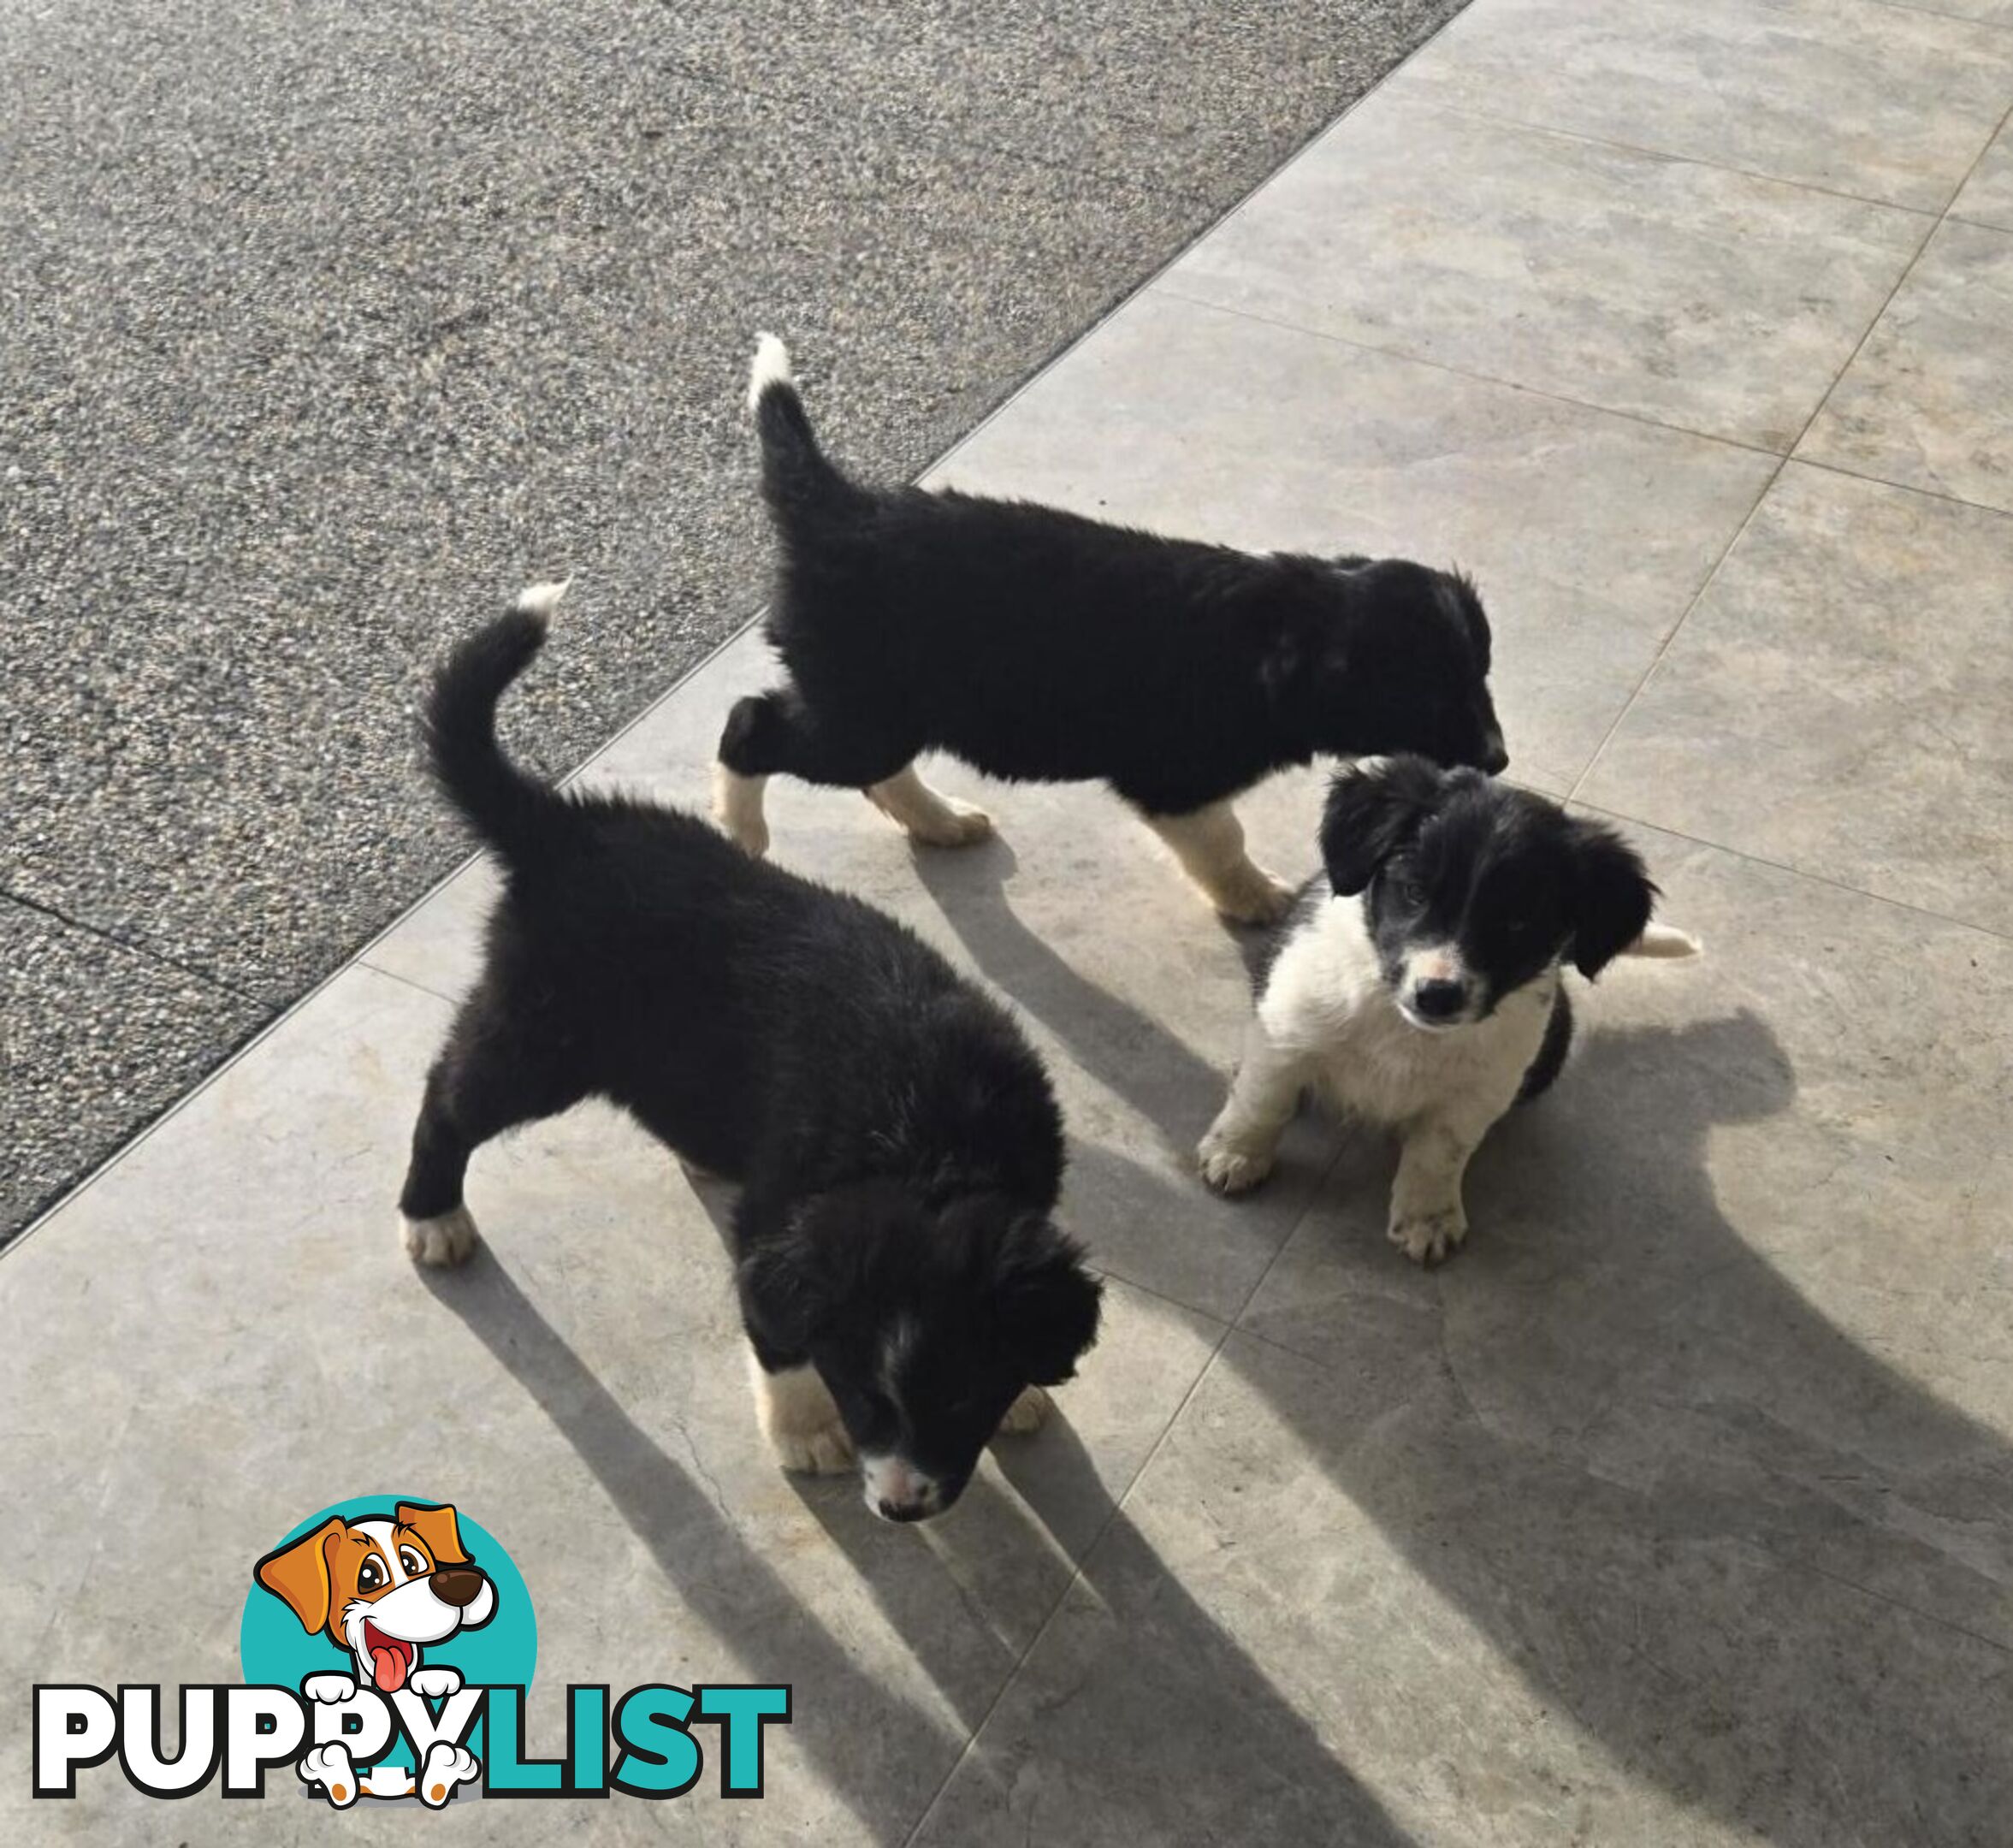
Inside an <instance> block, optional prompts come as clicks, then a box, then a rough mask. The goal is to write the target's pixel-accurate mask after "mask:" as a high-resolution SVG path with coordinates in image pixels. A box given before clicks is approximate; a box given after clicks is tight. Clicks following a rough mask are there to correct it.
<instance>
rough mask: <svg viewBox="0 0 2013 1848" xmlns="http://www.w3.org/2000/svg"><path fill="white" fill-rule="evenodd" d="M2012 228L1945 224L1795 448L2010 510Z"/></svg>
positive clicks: (1857, 469)
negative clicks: (2002, 228)
mask: <svg viewBox="0 0 2013 1848" xmlns="http://www.w3.org/2000/svg"><path fill="white" fill-rule="evenodd" d="M2010 362H2013V232H2007V231H1996V230H1990V229H1987V228H1985V227H1984V226H1981V225H1973V224H1952V223H1945V224H1944V225H1942V226H1940V227H1939V228H1938V230H1937V233H1936V235H1935V236H1934V237H1933V238H1932V239H1931V240H1930V241H1929V246H1928V248H1927V250H1925V251H1924V252H1922V255H1921V259H1920V260H1919V261H1918V262H1917V263H1916V264H1915V268H1914V269H1913V270H1910V271H1909V275H1908V278H1907V280H1906V281H1903V283H1902V285H1901V287H1899V288H1898V290H1896V291H1895V294H1894V299H1893V300H1892V302H1890V303H1889V304H1888V305H1887V310H1886V313H1884V314H1883V315H1882V316H1881V317H1880V320H1879V321H1878V322H1877V323H1875V324H1874V330H1873V332H1872V333H1871V334H1869V335H1868V336H1867V341H1866V345H1865V346H1864V347H1862V348H1861V349H1860V352H1859V353H1858V354H1857V356H1856V358H1854V360H1853V362H1852V364H1850V366H1849V367H1847V368H1846V370H1845V375H1844V377H1843V378H1841V379H1840V380H1839V381H1838V383H1837V385H1835V386H1834V387H1833V388H1832V394H1831V396H1830V397H1829V398H1828V399H1827V400H1825V406H1824V409H1823V410H1822V411H1821V412H1819V413H1818V414H1817V418H1816V420H1815V422H1814V423H1813V424H1811V426H1810V429H1809V434H1808V435H1805V437H1804V438H1803V442H1802V443H1801V444H1800V445H1798V447H1797V454H1798V455H1800V456H1805V457H1808V458H1809V459H1810V460H1812V461H1814V462H1828V463H1830V464H1832V465H1833V466H1834V467H1838V468H1844V469H1850V471H1852V472H1853V473H1854V474H1856V475H1868V476H1871V477H1874V478H1875V479H1876V480H1880V481H1887V482H1897V483H1900V484H1902V485H1903V486H1904V487H1909V488H1926V489H1929V490H1931V491H1932V492H1933V493H1938V494H1947V495H1956V496H1957V499H1959V500H1960V501H1975V502H1976V503H1977V504H1978V505H1979V506H1991V507H1998V508H1999V509H2000V510H2001V511H2002V512H2013V433H2010V426H2009V422H2008V419H2009V415H2010V413H2013V386H2009V384H2008V383H2007V377H2008V367H2009V363H2010Z"/></svg>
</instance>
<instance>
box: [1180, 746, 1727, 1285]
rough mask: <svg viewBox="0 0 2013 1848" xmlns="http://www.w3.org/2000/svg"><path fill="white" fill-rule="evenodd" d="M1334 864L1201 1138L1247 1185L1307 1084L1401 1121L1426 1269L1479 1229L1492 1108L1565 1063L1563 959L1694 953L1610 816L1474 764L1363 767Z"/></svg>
mask: <svg viewBox="0 0 2013 1848" xmlns="http://www.w3.org/2000/svg"><path fill="white" fill-rule="evenodd" d="M1321 856H1322V861H1323V866H1324V868H1325V871H1324V872H1323V873H1322V874H1318V875H1317V876H1316V878H1315V879H1314V880H1312V882H1311V884H1310V885H1309V886H1307V887H1306V889H1305V891H1304V892H1303V893H1302V895H1301V897H1300V903H1298V905H1297V906H1296V908H1295V909H1294V915H1293V916H1292V918H1291V919H1290V920H1289V921H1288V924H1287V926H1286V927H1285V928H1284V929H1283V930H1282V933H1281V940H1280V942H1279V945H1278V946H1277V950H1276V956H1275V957H1274V960H1273V962H1272V964H1271V967H1270V969H1269V970H1268V971H1267V972H1266V974H1265V976H1264V983H1263V986H1262V988H1261V991H1260V992H1259V996H1258V1013H1257V1016H1256V1017H1255V1019H1254V1020H1253V1021H1252V1026H1251V1028H1250V1032H1249V1034H1248V1036H1247V1038H1246V1043H1245V1050H1244V1060H1243V1063H1242V1064H1241V1065H1240V1067H1239V1069H1238V1072H1237V1075H1236V1077H1235V1079H1234V1081H1233V1082H1232V1084H1231V1087H1230V1095H1229V1099H1228V1100H1227V1101H1226V1102H1225V1103H1224V1105H1223V1109H1222V1111H1219V1112H1218V1113H1217V1120H1216V1122H1214V1123H1212V1124H1211V1126H1210V1129H1209V1133H1208V1134H1206V1135H1205V1136H1204V1137H1203V1139H1202V1143H1201V1146H1200V1147H1199V1149H1198V1151H1197V1155H1198V1158H1199V1161H1200V1164H1201V1168H1202V1174H1203V1178H1204V1179H1205V1180H1206V1181H1207V1182H1209V1184H1210V1185H1211V1187H1213V1188H1217V1189H1218V1190H1219V1191H1220V1192H1223V1193H1242V1192H1243V1191H1244V1190H1245V1189H1246V1188H1252V1187H1255V1186H1257V1184H1258V1182H1260V1181H1262V1180H1264V1177H1265V1176H1266V1174H1267V1173H1268V1172H1269V1171H1270V1168H1271V1165H1272V1157H1273V1152H1274V1151H1275V1150H1276V1147H1277V1146H1278V1142H1279V1138H1280V1135H1281V1134H1282V1131H1283V1130H1284V1129H1285V1128H1286V1125H1287V1123H1288V1121H1289V1120H1290V1119H1291V1117H1292V1116H1293V1113H1294V1109H1295V1107H1296V1106H1297V1105H1298V1103H1299V1100H1300V1093H1301V1092H1302V1091H1303V1089H1306V1088H1309V1087H1311V1088H1313V1089H1315V1090H1317V1091H1319V1092H1321V1093H1324V1094H1325V1095H1326V1097H1327V1098H1328V1099H1329V1100H1330V1101H1331V1102H1333V1103H1334V1104H1335V1105H1337V1106H1338V1107H1340V1108H1341V1109H1342V1110H1344V1111H1348V1112H1351V1113H1353V1114H1354V1115H1357V1116H1362V1117H1365V1118H1367V1119H1368V1120H1369V1121H1371V1122H1375V1123H1378V1124H1381V1125H1384V1126H1387V1127H1389V1128H1395V1129H1397V1130H1398V1131H1399V1132H1400V1134H1401V1136H1402V1138H1403V1145H1404V1146H1403V1152H1402V1154H1401V1155H1400V1159H1399V1164H1398V1176H1397V1180H1396V1182H1395V1183H1394V1186H1393V1188H1392V1193H1391V1217H1390V1238H1391V1242H1392V1243H1393V1244H1394V1245H1398V1246H1401V1247H1403V1248H1404V1250H1405V1252H1406V1254H1407V1255H1408V1256H1410V1257H1412V1258H1414V1259H1418V1261H1419V1262H1420V1263H1422V1264H1426V1263H1435V1262H1437V1261H1438V1260H1439V1259H1442V1258H1444V1257H1445V1256H1446V1255H1447V1254H1448V1253H1449V1252H1450V1251H1452V1250H1453V1249H1454V1247H1456V1246H1458V1245H1459V1243H1460V1242H1461V1241H1462V1240H1463V1239H1465V1237H1466V1236H1467V1233H1468V1221H1467V1216H1466V1214H1465V1211H1463V1209H1462V1205H1461V1177H1462V1175H1463V1174H1464V1172H1465V1170H1466V1168H1467V1165H1468V1159H1469V1158H1470V1157H1471V1155H1473V1153H1474V1152H1475V1150H1476V1148H1477V1146H1479V1144H1480V1143H1481V1140H1482V1138H1483V1135H1484V1134H1487V1133H1488V1130H1489V1126H1490V1124H1492V1123H1494V1122H1495V1121H1496V1119H1497V1118H1498V1117H1500V1116H1502V1114H1503V1113H1504V1112H1505V1111H1507V1110H1508V1109H1509V1108H1510V1106H1511V1105H1513V1104H1516V1103H1519V1102H1520V1101H1523V1100H1525V1099H1530V1098H1534V1097H1536V1095H1537V1094H1538V1093H1540V1092H1542V1091H1543V1090H1544V1089H1545V1088H1546V1087H1548V1085H1549V1084H1550V1083H1551V1082H1552V1081H1553V1080H1554V1078H1556V1077H1557V1076H1558V1075H1559V1069H1560V1066H1561V1065H1562V1064H1563V1063H1565V1059H1566V1050H1567V1047H1568V1046H1569V1045H1570V1044H1571V1042H1572V1004H1571V1003H1570V1002H1569V1001H1568V1000H1567V998H1566V986H1565V981H1564V979H1563V975H1562V973H1561V966H1562V964H1564V963H1566V962H1571V963H1572V966H1573V967H1574V968H1577V969H1578V971H1579V972H1580V974H1583V975H1584V976H1587V977H1588V978H1589V979H1591V978H1592V977H1594V976H1596V975H1597V974H1600V972H1601V971H1602V969H1604V968H1607V965H1608V963H1609V962H1612V961H1613V959H1614V958H1615V957H1618V956H1622V955H1636V956H1665V957H1676V956H1690V955H1694V954H1696V951H1697V949H1698V945H1697V943H1696V940H1695V939H1692V938H1691V937H1690V936H1688V935H1686V934H1685V933H1684V932H1682V931H1676V930H1671V929H1667V928H1665V927H1653V926H1651V925H1650V923H1649V914H1650V910H1651V909H1652V907H1653V905H1654V904H1655V899H1656V888H1655V886H1652V885H1651V884H1650V882H1649V875H1648V874H1646V873H1645V872H1644V871H1643V862H1641V861H1640V860H1639V859H1638V858H1637V856H1636V854H1635V851H1634V850H1633V849H1631V847H1629V846H1628V844H1626V843H1625V842H1624V841H1623V840H1622V839H1621V838H1620V837H1619V835H1617V834H1616V833H1614V832H1613V831H1612V830H1611V829H1608V828H1605V827H1603V826H1601V825H1600V824H1599V823H1598V822H1594V821H1586V820H1579V819H1578V818H1577V817H1574V816H1572V815H1569V814H1566V811H1565V810H1564V809H1561V808H1560V806H1559V805H1558V804H1557V803H1552V802H1548V801H1546V800H1545V799H1544V798H1543V797H1540V796H1533V795H1530V794H1528V793H1527V792H1526V791H1523V790H1519V789H1513V788H1512V787H1510V786H1509V785H1507V784H1504V783H1496V782H1493V781H1491V780H1490V779H1489V778H1487V777H1484V776H1481V775H1479V774H1477V773H1476V772H1474V771H1472V770H1454V771H1446V770H1442V769H1439V768H1437V767H1436V766H1434V765H1432V764H1430V763H1428V762H1426V761H1424V759H1423V758H1418V757H1395V758H1391V759H1389V760H1388V761H1382V762H1370V763H1364V764H1360V765H1358V766H1355V767H1353V768H1350V769H1347V770H1345V771H1343V772H1342V773H1341V774H1339V775H1338V776H1337V777H1336V778H1335V781H1334V784H1333V785H1332V786H1331V788H1330V790H1329V797H1328V806H1327V810H1326V812H1325V814H1323V819H1322V826H1321Z"/></svg>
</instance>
